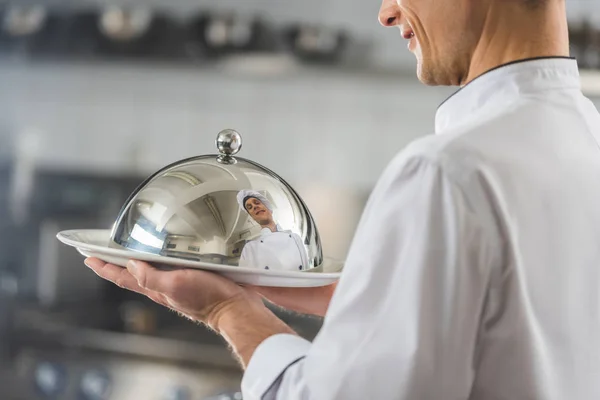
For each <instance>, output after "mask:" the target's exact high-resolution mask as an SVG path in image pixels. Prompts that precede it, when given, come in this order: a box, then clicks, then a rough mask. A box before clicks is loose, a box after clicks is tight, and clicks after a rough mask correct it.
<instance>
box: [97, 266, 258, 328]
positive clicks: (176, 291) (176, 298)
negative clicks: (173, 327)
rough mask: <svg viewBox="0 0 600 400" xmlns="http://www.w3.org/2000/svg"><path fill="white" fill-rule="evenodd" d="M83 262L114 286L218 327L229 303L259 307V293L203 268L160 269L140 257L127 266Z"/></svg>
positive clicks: (231, 304) (229, 305)
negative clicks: (201, 269) (202, 269)
mask: <svg viewBox="0 0 600 400" xmlns="http://www.w3.org/2000/svg"><path fill="white" fill-rule="evenodd" d="M85 264H86V265H87V266H88V267H89V268H91V269H92V270H93V271H94V272H95V273H96V274H98V275H99V276H100V277H102V278H104V279H106V280H108V281H111V282H113V283H114V284H116V285H117V286H119V287H121V288H124V289H129V290H132V291H134V292H137V293H140V294H143V295H145V296H147V297H149V298H150V299H152V300H154V301H155V302H157V303H159V304H162V305H163V306H165V307H168V308H170V309H172V310H175V311H177V312H179V313H181V314H183V315H184V316H186V317H188V318H190V319H193V320H195V321H200V322H204V323H206V324H208V325H209V326H210V327H211V328H213V329H215V330H218V321H219V317H220V316H221V315H222V314H223V313H225V312H227V310H228V309H229V308H231V307H235V306H236V305H238V304H239V305H241V306H242V307H244V308H248V307H252V306H253V307H261V306H262V305H263V303H262V301H261V299H260V297H259V296H258V295H256V294H255V293H254V292H252V291H250V290H248V289H245V288H243V287H241V286H239V285H237V284H235V283H234V282H232V281H230V280H229V279H226V278H224V277H222V276H219V275H217V274H213V273H210V272H207V271H200V270H191V269H177V270H171V271H161V270H159V269H156V268H154V267H152V266H151V265H150V264H148V263H145V262H142V261H130V262H129V263H128V264H127V268H126V269H125V268H122V267H119V266H116V265H112V264H108V263H105V262H104V261H102V260H99V259H97V258H88V259H86V260H85Z"/></svg>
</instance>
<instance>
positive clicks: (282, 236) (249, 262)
mask: <svg viewBox="0 0 600 400" xmlns="http://www.w3.org/2000/svg"><path fill="white" fill-rule="evenodd" d="M240 266H242V267H249V268H260V269H272V270H278V271H302V270H305V269H307V268H308V253H307V252H306V248H305V247H304V244H303V243H302V239H301V238H300V236H298V235H297V234H295V233H293V232H290V231H280V230H277V231H275V232H273V231H271V230H270V229H269V228H263V229H262V230H261V231H260V236H259V237H258V238H256V239H254V240H252V241H250V242H248V243H246V244H245V245H244V249H243V250H242V254H241V256H240Z"/></svg>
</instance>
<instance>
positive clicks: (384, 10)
mask: <svg viewBox="0 0 600 400" xmlns="http://www.w3.org/2000/svg"><path fill="white" fill-rule="evenodd" d="M401 16H402V13H401V12H400V7H398V2H397V0H383V2H382V3H381V8H380V9H379V23H380V24H381V25H383V26H385V27H390V26H396V25H398V24H399V23H400V17H401Z"/></svg>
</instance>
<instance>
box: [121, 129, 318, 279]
mask: <svg viewBox="0 0 600 400" xmlns="http://www.w3.org/2000/svg"><path fill="white" fill-rule="evenodd" d="M216 142H217V147H218V149H219V151H220V152H221V153H220V154H218V155H204V156H198V157H193V158H190V159H186V160H182V161H179V162H177V163H174V164H172V165H169V166H167V167H165V168H163V169H161V170H160V171H158V172H156V173H155V174H154V175H152V176H151V177H150V178H148V179H147V180H146V181H145V182H144V183H143V184H142V185H141V186H140V187H139V188H138V189H137V190H136V191H135V192H134V193H132V195H131V196H130V198H129V199H128V201H127V202H126V204H125V205H124V207H123V209H122V210H121V212H120V213H119V215H118V217H117V219H116V222H115V224H114V226H113V230H112V233H111V240H110V243H109V246H111V247H116V248H118V247H124V248H127V249H130V250H134V251H138V252H145V253H151V254H158V255H163V256H167V257H174V258H181V259H191V260H196V261H201V262H207V263H211V264H220V265H228V266H241V267H248V268H260V269H270V270H289V271H292V270H293V271H307V270H312V271H313V272H314V271H319V269H318V268H320V267H322V264H323V251H322V248H321V242H320V237H319V233H318V231H317V227H316V225H315V222H314V220H313V217H312V215H311V214H310V212H309V210H308V208H307V206H306V205H305V203H304V201H303V200H302V199H301V198H300V196H299V195H298V193H296V191H295V190H294V189H293V188H292V187H291V186H290V185H289V184H288V183H287V182H286V181H285V180H283V179H282V178H281V177H279V176H278V175H276V174H275V173H274V172H272V171H270V170H268V169H266V168H265V167H263V166H261V165H260V164H257V163H255V162H253V161H249V160H246V159H243V158H239V157H233V156H234V155H235V154H236V153H237V152H238V151H239V150H240V149H241V146H242V141H241V137H240V135H239V134H238V133H237V132H235V131H232V130H226V131H223V132H221V133H220V134H219V135H218V137H217V141H216Z"/></svg>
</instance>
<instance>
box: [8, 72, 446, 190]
mask: <svg viewBox="0 0 600 400" xmlns="http://www.w3.org/2000/svg"><path fill="white" fill-rule="evenodd" d="M0 87H1V88H2V90H1V91H0V121H2V125H3V126H5V127H8V128H9V131H10V132H12V134H13V135H16V137H17V138H22V137H24V136H25V135H24V134H23V132H26V131H31V130H33V131H34V132H35V131H37V132H39V134H38V136H39V138H40V143H39V147H40V148H41V149H42V150H41V151H40V153H39V154H38V162H39V164H41V165H46V166H51V167H72V168H91V169H96V170H130V171H142V172H144V173H146V172H150V171H153V170H155V169H157V168H159V167H160V166H163V165H165V164H167V163H169V162H172V161H175V160H178V159H181V158H184V157H188V156H193V155H198V154H206V153H214V152H215V148H214V138H215V137H216V134H217V133H218V132H219V131H220V130H221V129H224V128H234V129H237V130H239V131H240V133H242V135H243V138H244V148H243V150H242V153H241V156H243V157H247V158H251V159H254V160H256V161H258V162H260V163H262V164H264V165H265V166H267V167H269V168H271V169H273V170H275V171H277V172H279V173H280V174H281V175H282V176H284V177H285V178H286V179H288V180H290V181H291V182H303V181H306V180H308V179H310V180H315V181H317V182H322V183H325V184H330V185H336V186H340V187H357V188H369V187H370V186H371V185H372V184H373V182H374V180H375V179H376V177H377V176H378V175H379V173H380V171H381V169H382V168H383V167H384V166H385V165H386V164H387V162H388V161H389V160H390V159H391V158H392V157H393V155H394V154H395V153H396V152H397V151H399V150H400V149H401V148H402V147H404V146H405V145H406V144H407V143H408V142H409V141H411V140H412V139H414V138H416V137H418V136H421V135H425V134H429V133H432V132H433V118H434V114H435V110H436V107H437V105H438V104H439V103H440V102H441V101H442V100H443V99H444V98H445V97H446V95H447V94H448V93H450V91H449V90H447V89H446V90H444V89H435V88H429V89H427V88H424V87H422V86H421V85H420V84H419V83H418V82H417V81H416V79H414V78H401V77H398V78H396V79H391V78H385V79H384V78H373V77H366V76H363V75H344V74H340V73H336V72H331V73H320V74H316V73H315V74H299V75H293V76H291V77H287V78H270V79H267V78H264V79H256V78H248V77H243V76H235V75H227V74H224V73H220V72H215V71H203V72H202V71H198V70H193V69H177V70H173V69H158V68H148V67H141V66H140V67H133V66H114V65H113V66H110V67H98V66H96V67H92V66H77V67H76V66H66V65H53V66H40V65H35V66H34V65H23V64H13V65H10V64H3V65H0Z"/></svg>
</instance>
